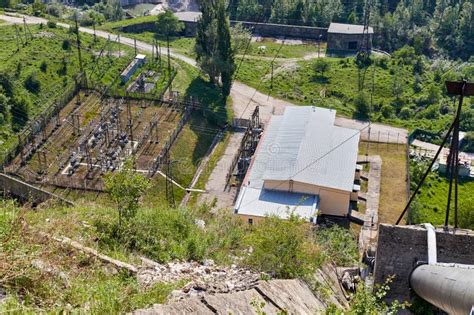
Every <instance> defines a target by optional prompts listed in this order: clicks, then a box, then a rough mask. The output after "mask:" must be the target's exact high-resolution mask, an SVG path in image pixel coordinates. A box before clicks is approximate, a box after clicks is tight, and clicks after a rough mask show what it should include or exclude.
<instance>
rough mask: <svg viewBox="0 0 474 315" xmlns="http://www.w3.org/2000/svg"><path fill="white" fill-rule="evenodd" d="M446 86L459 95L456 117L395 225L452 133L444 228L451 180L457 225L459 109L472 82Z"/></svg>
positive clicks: (469, 93)
mask: <svg viewBox="0 0 474 315" xmlns="http://www.w3.org/2000/svg"><path fill="white" fill-rule="evenodd" d="M446 88H447V91H448V94H449V95H458V96H459V105H458V108H457V111H456V117H455V119H454V121H453V122H452V124H451V126H450V127H449V129H448V131H447V132H446V135H445V136H444V138H443V140H442V141H441V144H440V145H439V148H438V151H436V154H435V155H434V157H433V160H432V161H431V163H430V165H429V166H428V168H427V169H426V171H425V173H424V174H423V177H422V178H421V180H420V182H419V183H418V186H417V187H416V189H415V191H414V192H413V193H412V195H411V197H410V200H409V201H408V203H407V205H406V206H405V209H403V211H402V213H401V215H400V217H399V218H398V220H397V222H396V224H397V225H398V224H399V223H400V221H401V220H402V218H403V217H404V215H405V213H406V212H407V211H408V209H409V208H410V205H411V203H412V202H413V200H414V199H415V197H416V196H417V195H418V192H419V191H420V189H421V186H422V185H423V183H424V182H425V179H426V177H428V174H429V173H430V172H431V169H432V167H433V165H434V164H435V162H436V161H437V160H438V157H439V155H440V154H441V151H442V150H443V148H444V145H445V144H446V143H447V142H448V139H449V137H450V135H451V133H452V135H453V136H452V140H451V146H450V151H449V157H448V161H447V165H446V169H447V171H448V172H449V173H448V174H449V191H448V204H447V208H446V217H445V222H444V229H445V230H447V229H448V223H449V222H448V221H449V211H450V205H451V194H452V183H453V180H454V186H455V187H454V227H455V228H457V226H458V222H457V219H458V218H457V202H458V201H457V199H458V187H457V186H458V176H459V160H458V159H459V122H460V116H461V109H462V103H463V99H464V96H474V83H472V82H466V81H461V82H455V81H446Z"/></svg>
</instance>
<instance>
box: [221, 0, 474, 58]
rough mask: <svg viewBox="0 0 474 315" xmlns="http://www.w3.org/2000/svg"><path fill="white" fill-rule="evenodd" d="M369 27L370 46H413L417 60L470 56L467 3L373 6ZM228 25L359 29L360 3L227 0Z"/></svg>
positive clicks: (472, 24) (394, 0) (433, 0)
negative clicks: (338, 24)
mask: <svg viewBox="0 0 474 315" xmlns="http://www.w3.org/2000/svg"><path fill="white" fill-rule="evenodd" d="M369 3H371V4H370V5H369V6H368V8H370V16H369V24H370V25H371V26H373V27H374V30H375V36H374V45H375V46H376V47H378V48H380V49H383V50H386V51H395V50H397V49H399V48H401V47H403V46H404V45H406V44H408V45H410V46H413V47H414V48H415V50H416V52H417V53H418V54H425V55H435V54H439V53H442V54H444V55H448V56H450V57H454V58H462V59H465V60H467V59H469V57H470V56H472V55H473V53H474V40H473V38H474V36H473V34H474V32H473V29H474V20H473V3H472V1H470V0H425V1H423V0H409V1H408V0H404V1H399V0H372V1H371V2H369ZM228 10H229V15H230V18H231V19H235V20H246V21H256V22H271V23H282V24H294V25H309V26H320V27H327V26H328V25H329V24H330V23H331V22H341V23H353V24H363V21H364V13H365V11H366V1H364V0H352V1H342V0H274V1H270V0H257V1H255V0H229V4H228Z"/></svg>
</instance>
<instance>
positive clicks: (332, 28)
mask: <svg viewBox="0 0 474 315" xmlns="http://www.w3.org/2000/svg"><path fill="white" fill-rule="evenodd" d="M328 33H335V34H363V33H364V25H356V24H342V23H331V24H330V25H329V29H328ZM373 33H374V29H373V28H372V27H370V26H369V34H373Z"/></svg>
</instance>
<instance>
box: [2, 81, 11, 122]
mask: <svg viewBox="0 0 474 315" xmlns="http://www.w3.org/2000/svg"><path fill="white" fill-rule="evenodd" d="M9 115H10V99H9V98H8V97H7V96H6V95H5V94H3V93H1V89H0V116H1V117H0V118H1V121H0V126H1V125H3V124H5V123H7V122H8V121H9V117H10V116H9Z"/></svg>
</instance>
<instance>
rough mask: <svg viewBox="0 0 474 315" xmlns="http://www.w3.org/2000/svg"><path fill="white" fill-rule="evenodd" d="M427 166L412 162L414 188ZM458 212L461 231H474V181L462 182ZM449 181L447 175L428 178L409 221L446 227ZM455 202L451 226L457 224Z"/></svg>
mask: <svg viewBox="0 0 474 315" xmlns="http://www.w3.org/2000/svg"><path fill="white" fill-rule="evenodd" d="M427 167H428V163H427V162H423V161H412V162H411V163H410V168H411V189H412V191H413V190H414V189H415V188H416V186H417V185H418V183H419V182H420V180H421V177H422V175H423V173H424V172H425V171H426V168H427ZM458 189H459V205H458V207H459V213H458V224H459V227H461V228H466V229H471V230H474V196H473V195H472V192H473V191H474V181H473V180H468V179H463V178H461V179H460V182H459V188H458ZM448 190H449V180H448V178H447V177H446V176H443V175H440V174H438V173H437V172H432V173H430V174H429V175H428V177H427V178H426V180H425V182H424V184H423V186H422V187H421V190H420V192H419V193H418V195H417V196H416V198H415V200H414V202H413V204H412V207H411V209H410V212H409V218H408V220H409V221H410V222H412V223H413V224H417V223H426V222H428V223H432V224H434V225H444V221H445V218H446V206H447V202H448ZM453 209H454V201H453V202H451V210H450V216H449V224H450V225H454V210H453Z"/></svg>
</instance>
